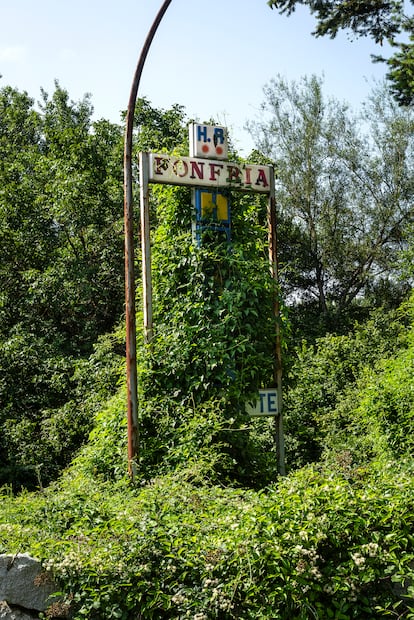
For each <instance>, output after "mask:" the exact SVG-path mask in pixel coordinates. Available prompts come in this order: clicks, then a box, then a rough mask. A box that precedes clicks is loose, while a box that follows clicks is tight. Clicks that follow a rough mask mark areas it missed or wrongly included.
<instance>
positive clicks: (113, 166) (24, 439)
mask: <svg viewBox="0 0 414 620" xmlns="http://www.w3.org/2000/svg"><path fill="white" fill-rule="evenodd" d="M0 107H1V119H0V149H1V164H0V181H1V188H2V189H1V191H0V212H1V216H2V217H1V219H0V248H1V267H0V290H1V300H0V318H1V320H0V403H1V407H0V411H1V414H0V430H1V433H0V442H1V447H2V457H1V459H2V461H1V465H2V473H1V479H2V480H3V481H8V480H9V479H10V478H11V479H13V480H14V481H15V482H16V483H17V482H18V483H22V482H23V483H24V482H26V483H29V484H30V483H31V481H32V480H33V472H34V471H35V468H36V467H37V466H40V464H41V463H43V465H42V472H41V474H42V476H44V478H43V481H47V480H48V479H50V477H51V476H52V475H56V472H57V471H58V470H59V468H60V467H62V466H63V465H64V464H65V463H67V462H68V459H69V458H70V455H71V454H73V450H74V449H76V447H77V446H79V443H80V442H81V441H83V440H84V439H85V437H86V436H87V433H88V430H89V428H90V425H91V421H92V418H91V416H90V415H88V413H87V412H86V410H85V409H83V408H82V406H81V405H80V400H81V397H80V392H79V386H80V385H81V384H82V383H83V384H84V382H83V380H81V378H80V375H79V364H81V362H82V361H83V360H84V359H85V358H86V359H87V358H88V356H90V355H91V354H93V351H94V344H95V342H96V340H97V339H98V337H99V335H100V334H103V333H105V332H106V331H110V330H112V329H113V327H114V326H115V325H116V323H117V322H118V321H119V319H120V316H121V313H122V308H123V234H122V219H121V217H122V169H121V164H120V162H121V161H122V131H121V129H120V127H117V126H115V125H111V124H110V123H107V122H106V121H100V122H98V123H95V124H94V125H93V126H92V122H91V113H92V108H91V105H90V103H89V102H88V100H87V99H85V100H83V101H82V102H80V103H78V104H76V103H74V102H71V101H69V97H68V93H67V92H66V91H65V90H64V89H62V88H61V87H60V86H59V85H58V84H56V90H55V93H54V94H53V96H52V98H49V97H48V95H47V94H46V93H44V92H43V104H42V105H41V109H40V111H36V110H34V102H33V100H32V99H30V98H29V97H28V96H27V94H25V93H19V92H18V91H17V90H15V89H12V88H10V87H6V88H4V89H2V90H1V91H0ZM115 383H116V379H115V380H113V385H112V389H114V384H115ZM71 401H72V402H73V405H72V409H71V410H70V411H69V409H70V408H68V407H67V404H68V403H69V402H71ZM65 406H66V409H65ZM58 412H59V413H58ZM54 415H55V423H57V420H58V418H59V419H60V422H59V426H60V430H59V432H55V431H56V428H57V427H56V425H55V430H54V431H53V430H52V427H53V424H54V422H52V419H53V417H54ZM46 420H49V431H50V432H46V430H44V431H43V430H42V429H46V426H47V423H46ZM65 425H67V426H68V428H70V429H71V430H70V432H69V431H68V430H67V429H66V431H64V427H65ZM39 437H41V438H42V439H41V441H39ZM52 438H54V441H53V439H52ZM52 446H53V447H52ZM19 472H20V473H19ZM34 479H35V481H36V482H37V480H36V476H35V477H34Z"/></svg>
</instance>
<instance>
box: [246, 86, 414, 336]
mask: <svg viewBox="0 0 414 620" xmlns="http://www.w3.org/2000/svg"><path fill="white" fill-rule="evenodd" d="M265 95H266V101H265V103H264V105H263V112H264V116H263V120H261V121H260V122H257V123H251V124H250V130H251V132H252V134H253V135H254V136H255V137H256V140H257V143H258V148H259V149H260V150H261V151H262V152H263V153H264V154H265V155H266V156H267V157H268V158H270V159H271V160H272V161H274V163H275V168H276V176H277V188H276V194H277V196H276V198H277V203H278V206H279V212H280V232H279V237H280V239H281V245H280V260H281V267H282V270H281V278H282V285H283V287H284V290H285V293H286V295H287V296H290V297H291V299H292V300H293V301H292V305H293V306H297V303H298V301H299V302H301V303H300V306H299V308H300V307H302V308H305V309H306V311H307V313H308V320H310V323H312V322H313V323H314V324H315V325H316V324H318V323H321V324H322V326H323V328H324V329H326V328H328V329H333V328H336V329H338V328H339V329H340V328H341V324H342V325H343V326H346V324H347V317H349V316H352V314H354V316H355V310H358V309H359V308H360V307H361V300H364V303H365V304H366V305H369V304H370V303H374V304H378V303H383V302H387V303H389V302H390V301H391V304H394V306H396V305H398V303H399V301H400V299H401V295H402V294H403V292H404V286H403V285H400V290H398V287H397V286H396V282H397V280H396V278H397V275H398V269H397V265H396V262H395V252H396V251H397V250H398V249H401V248H403V247H405V246H406V243H407V237H406V227H407V224H408V223H409V222H410V221H411V219H412V195H413V185H412V178H413V166H414V159H413V155H414V151H413V146H414V143H413V140H412V129H413V120H414V119H413V116H412V114H411V112H409V111H408V110H402V109H399V108H398V106H397V105H396V104H395V103H394V102H393V101H392V100H391V98H390V96H389V95H387V94H386V92H384V91H383V90H380V91H378V92H376V93H374V95H373V96H372V99H371V101H370V103H369V105H368V106H367V109H366V110H367V111H366V113H365V117H364V125H363V124H362V122H361V123H359V122H358V120H357V119H355V118H352V117H351V116H350V114H349V112H348V110H347V107H346V105H341V104H339V103H338V102H337V101H335V100H329V101H326V100H325V99H324V97H323V93H322V82H321V80H320V79H318V78H316V77H312V78H304V79H303V80H302V81H301V83H300V84H296V83H292V84H289V83H287V82H286V81H285V80H284V79H281V78H279V79H276V80H273V81H272V82H271V83H270V84H269V85H268V86H267V87H266V89H265ZM362 127H368V133H367V131H366V130H365V134H364V133H362ZM390 290H393V295H394V299H392V300H390V299H387V294H386V293H385V294H384V292H385V291H388V292H389V291H390ZM379 291H382V293H381V294H380V292H379ZM381 296H382V298H381V299H379V297H381ZM388 298H389V295H388ZM374 300H375V301H374ZM313 313H314V314H313ZM311 317H313V318H311ZM310 323H309V322H308V328H309V327H310ZM317 329H319V328H317Z"/></svg>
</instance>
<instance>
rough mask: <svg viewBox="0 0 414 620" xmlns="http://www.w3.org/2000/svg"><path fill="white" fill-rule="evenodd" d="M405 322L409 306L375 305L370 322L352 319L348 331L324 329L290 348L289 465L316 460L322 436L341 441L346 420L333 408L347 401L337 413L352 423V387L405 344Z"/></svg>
mask: <svg viewBox="0 0 414 620" xmlns="http://www.w3.org/2000/svg"><path fill="white" fill-rule="evenodd" d="M407 307H408V308H409V307H410V305H409V304H408V306H407ZM410 322H411V319H410V311H409V310H407V311H403V310H402V311H400V312H395V311H390V312H385V311H384V310H376V311H374V312H373V313H372V316H371V318H370V320H369V321H367V322H365V323H362V324H356V325H355V327H354V329H353V330H352V331H350V332H349V333H348V334H347V335H340V336H338V335H333V334H328V335H326V336H324V337H322V338H318V339H317V340H316V342H315V344H308V343H307V342H306V341H304V342H303V343H302V344H301V345H299V346H298V347H296V349H294V350H293V351H291V352H290V354H289V360H288V366H287V369H286V373H285V382H284V386H285V390H284V393H285V395H284V416H285V424H286V452H287V463H288V466H289V467H290V468H292V467H298V466H299V467H300V466H301V465H304V464H306V463H309V462H317V461H318V460H319V458H320V457H321V454H322V453H323V451H324V449H325V447H326V442H327V435H330V436H331V437H333V438H334V437H335V436H336V435H338V434H339V437H340V439H343V440H344V441H345V442H346V435H347V433H346V432H345V433H344V432H343V431H344V425H345V426H346V423H344V424H343V423H340V422H339V418H340V416H339V415H338V416H337V417H338V424H337V425H336V423H335V422H334V417H335V416H334V417H333V414H332V412H333V411H334V410H335V409H336V408H337V407H338V411H340V410H341V409H343V408H344V403H347V404H346V412H345V411H344V415H343V416H342V417H344V418H347V420H348V422H349V423H350V424H352V420H354V418H355V414H354V407H355V401H356V399H357V397H356V395H355V385H356V384H357V383H358V386H359V387H358V388H357V389H359V390H363V389H364V385H365V382H366V381H368V379H369V376H370V374H371V375H379V374H381V368H385V366H384V364H386V363H387V362H386V361H385V360H387V359H390V358H391V359H392V356H393V355H395V354H396V353H397V352H398V351H400V350H401V351H402V350H404V348H405V347H407V346H408V342H409V340H407V338H408V333H409V327H408V326H409V325H410ZM389 363H390V364H391V365H392V363H393V362H392V361H390V362H389ZM407 372H409V370H407ZM361 376H362V378H361Z"/></svg>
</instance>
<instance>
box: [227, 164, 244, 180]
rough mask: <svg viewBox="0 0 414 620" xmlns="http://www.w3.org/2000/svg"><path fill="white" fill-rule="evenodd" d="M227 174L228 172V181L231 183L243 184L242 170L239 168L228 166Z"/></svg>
mask: <svg viewBox="0 0 414 620" xmlns="http://www.w3.org/2000/svg"><path fill="white" fill-rule="evenodd" d="M227 172H228V175H229V176H228V178H227V181H228V182H229V183H233V182H234V183H241V178H240V174H241V170H240V168H239V167H238V166H230V165H228V166H227Z"/></svg>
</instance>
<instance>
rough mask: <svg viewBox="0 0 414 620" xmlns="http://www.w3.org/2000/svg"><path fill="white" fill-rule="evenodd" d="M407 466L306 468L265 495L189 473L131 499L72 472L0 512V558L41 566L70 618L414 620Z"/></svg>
mask: <svg viewBox="0 0 414 620" xmlns="http://www.w3.org/2000/svg"><path fill="white" fill-rule="evenodd" d="M413 473H414V471H413V467H412V463H408V462H407V463H406V464H405V463H403V462H400V463H397V462H389V463H385V462H384V461H383V462H382V463H379V464H377V465H375V466H374V465H371V466H370V467H369V468H366V469H362V468H353V469H352V471H351V472H350V471H349V470H348V469H347V468H343V469H342V470H341V471H337V472H334V471H332V470H329V469H328V470H321V469H319V468H315V467H307V468H304V469H302V470H300V471H298V472H296V473H295V474H293V475H291V476H289V477H288V478H285V479H279V481H278V482H277V483H276V484H274V485H272V486H271V487H269V488H268V489H267V490H266V491H261V492H256V491H247V490H241V489H238V490H237V489H234V488H229V487H228V488H224V487H222V486H217V485H209V484H205V478H204V482H203V477H204V474H203V475H202V476H201V477H200V476H198V473H197V465H196V463H190V464H189V466H188V467H181V468H178V469H176V471H175V473H174V474H170V475H167V476H163V477H160V478H156V479H154V480H152V481H151V482H150V483H148V484H147V485H145V486H144V487H143V488H140V489H133V488H131V487H128V486H127V485H126V484H125V481H120V482H118V483H116V484H109V483H108V482H105V483H101V482H99V480H98V479H96V478H93V477H92V478H87V477H85V476H84V475H83V474H81V473H80V472H79V470H76V468H75V469H72V470H71V471H70V472H68V474H67V475H66V476H65V477H64V479H63V480H62V483H61V484H60V485H58V486H56V485H55V486H54V487H53V488H52V487H51V488H50V489H48V490H47V491H46V492H45V493H44V494H43V496H36V495H29V496H25V495H22V496H20V497H19V498H17V499H16V498H15V499H14V500H13V502H12V500H11V499H10V497H7V496H4V497H3V498H2V502H1V508H0V510H1V513H2V519H1V523H2V525H1V527H0V549H1V550H7V551H8V552H12V553H13V552H15V551H17V550H19V549H22V548H24V549H25V550H30V551H31V552H32V553H33V554H35V555H36V556H38V557H40V558H42V559H43V561H44V565H45V567H46V568H47V569H48V570H49V571H51V573H52V574H53V576H54V577H55V579H57V580H58V582H59V584H60V587H61V588H62V590H63V592H64V593H65V595H66V596H67V597H68V599H70V600H71V602H72V608H73V618H74V619H75V620H81V619H82V618H85V617H86V618H88V620H93V619H96V620H98V619H99V620H107V619H109V618H122V619H124V620H133V619H135V618H142V619H145V618H148V619H150V618H152V619H161V618H170V619H175V620H178V619H181V618H192V619H193V620H194V619H197V620H201V619H203V618H204V619H214V618H216V619H220V620H230V619H240V618H243V619H246V620H248V619H251V620H257V619H258V618H262V619H263V620H265V619H266V620H268V619H269V618H272V620H273V619H274V620H279V619H280V620H282V619H283V620H308V619H309V618H320V619H321V620H322V619H325V618H336V619H338V620H340V619H342V620H350V619H358V620H359V619H360V618H370V619H371V618H372V619H373V618H386V617H389V615H391V616H396V617H397V616H398V617H400V618H413V614H414V599H413V586H412V583H413V582H412V579H413V577H414V572H413V566H414V564H413V563H414V548H413V540H414V539H413V535H412V532H413V531H414V510H413V502H412V498H413V491H414V488H413V484H414V483H413V481H414V476H413Z"/></svg>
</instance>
